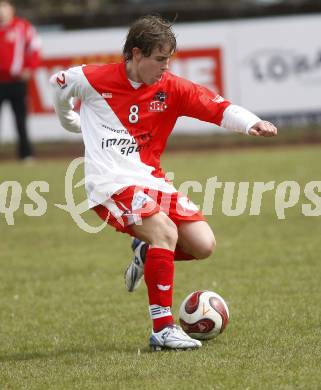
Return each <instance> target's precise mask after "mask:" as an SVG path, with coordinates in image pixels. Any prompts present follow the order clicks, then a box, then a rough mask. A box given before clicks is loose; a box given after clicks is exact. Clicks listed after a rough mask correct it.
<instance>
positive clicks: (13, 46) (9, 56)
mask: <svg viewBox="0 0 321 390" xmlns="http://www.w3.org/2000/svg"><path fill="white" fill-rule="evenodd" d="M0 53H1V60H0V82H1V81H2V82H6V81H13V80H17V79H19V78H20V77H21V75H22V73H23V71H24V70H26V69H28V70H33V69H35V68H36V67H37V66H38V65H39V63H40V40H39V37H38V35H37V33H36V30H35V28H34V27H33V26H32V25H31V24H30V23H29V22H28V21H27V20H25V19H21V18H18V17H14V18H13V20H12V21H11V22H10V23H9V24H6V25H0Z"/></svg>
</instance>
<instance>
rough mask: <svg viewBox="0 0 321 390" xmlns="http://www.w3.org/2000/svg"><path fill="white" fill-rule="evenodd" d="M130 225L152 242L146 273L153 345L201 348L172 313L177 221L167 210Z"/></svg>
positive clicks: (147, 255) (151, 342) (141, 238)
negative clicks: (176, 322) (168, 214)
mask: <svg viewBox="0 0 321 390" xmlns="http://www.w3.org/2000/svg"><path fill="white" fill-rule="evenodd" d="M130 228H131V230H132V231H133V234H134V235H135V237H137V238H138V239H140V240H142V241H144V242H146V243H148V244H149V247H148V250H147V253H146V259H145V266H144V276H145V282H146V286H147V291H148V298H149V311H150V316H151V319H152V321H153V332H152V335H151V338H150V345H151V346H152V347H153V348H154V349H156V350H157V349H162V348H175V349H187V348H199V347H200V346H201V343H200V342H199V341H198V340H194V339H192V338H190V337H189V336H188V335H186V334H185V332H183V331H182V329H181V328H180V327H178V326H176V325H174V319H173V316H172V313H171V307H172V300H173V282H174V250H175V247H176V243H177V238H178V236H177V228H176V225H175V224H174V222H172V221H171V220H170V218H169V217H168V216H167V215H166V214H164V213H162V212H158V213H157V214H154V215H152V216H150V217H147V218H144V219H143V220H142V223H141V224H139V225H136V224H135V225H131V227H130Z"/></svg>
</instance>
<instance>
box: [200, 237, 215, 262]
mask: <svg viewBox="0 0 321 390" xmlns="http://www.w3.org/2000/svg"><path fill="white" fill-rule="evenodd" d="M200 244H201V245H200V246H199V248H197V251H196V253H195V257H196V259H198V260H203V259H207V258H208V257H210V256H211V254H212V253H213V252H214V250H215V247H216V240H215V237H214V236H212V237H207V238H206V239H204V240H202V242H201V243H200Z"/></svg>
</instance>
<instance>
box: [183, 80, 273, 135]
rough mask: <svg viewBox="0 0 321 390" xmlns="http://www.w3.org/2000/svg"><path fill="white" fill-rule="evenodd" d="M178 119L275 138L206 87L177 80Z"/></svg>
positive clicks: (263, 124) (255, 119)
mask: <svg viewBox="0 0 321 390" xmlns="http://www.w3.org/2000/svg"><path fill="white" fill-rule="evenodd" d="M176 80H177V85H178V87H179V88H178V91H179V93H178V95H177V96H178V97H179V100H178V101H179V105H178V107H179V116H189V117H192V118H197V119H199V120H202V121H206V122H210V123H215V124H216V125H218V126H221V127H223V128H225V129H227V130H231V131H235V132H238V133H244V134H249V135H253V136H262V137H272V136H275V135H277V129H276V127H275V126H274V125H273V124H272V123H270V122H267V121H263V120H261V119H260V118H259V117H258V116H257V115H255V114H253V113H252V112H251V111H249V110H247V109H245V108H243V107H241V106H238V105H236V104H232V103H231V102H229V101H228V100H226V99H224V98H223V97H222V96H220V95H218V94H215V93H213V92H212V91H210V90H209V89H208V88H206V87H204V86H201V85H198V84H195V83H193V82H190V81H188V80H185V79H182V78H177V79H176Z"/></svg>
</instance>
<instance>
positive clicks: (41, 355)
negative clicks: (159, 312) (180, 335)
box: [0, 344, 148, 362]
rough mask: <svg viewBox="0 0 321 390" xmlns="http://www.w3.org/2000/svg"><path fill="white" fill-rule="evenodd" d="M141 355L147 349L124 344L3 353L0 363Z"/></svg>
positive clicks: (0, 355) (0, 356)
mask: <svg viewBox="0 0 321 390" xmlns="http://www.w3.org/2000/svg"><path fill="white" fill-rule="evenodd" d="M138 351H139V354H140V353H147V352H148V351H147V348H142V349H134V348H133V347H130V346H126V345H123V344H119V345H115V344H113V345H107V344H105V345H99V346H92V347H81V346H79V347H77V346H75V347H72V348H64V349H59V348H57V349H54V350H51V351H43V350H42V351H26V352H17V353H8V354H6V353H1V354H0V362H16V361H28V360H36V359H52V358H59V357H61V356H65V355H74V354H75V355H77V354H83V355H95V354H97V353H110V352H113V353H124V352H126V353H129V354H131V355H132V354H136V355H137V354H138Z"/></svg>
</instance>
